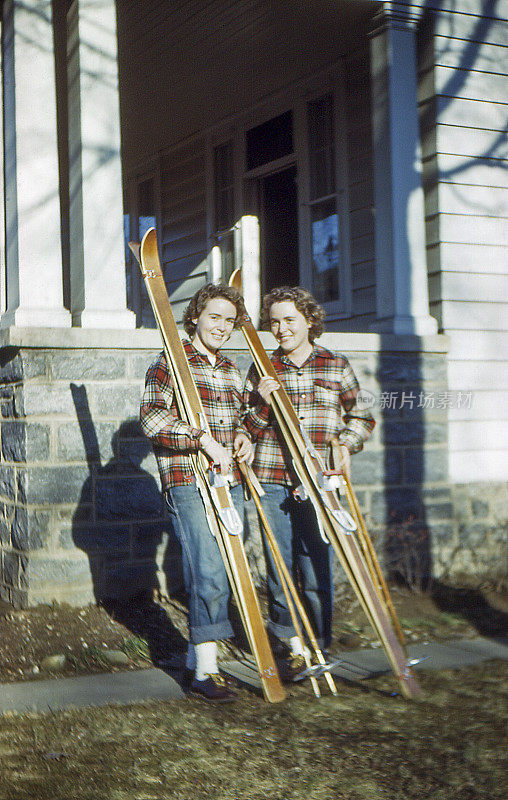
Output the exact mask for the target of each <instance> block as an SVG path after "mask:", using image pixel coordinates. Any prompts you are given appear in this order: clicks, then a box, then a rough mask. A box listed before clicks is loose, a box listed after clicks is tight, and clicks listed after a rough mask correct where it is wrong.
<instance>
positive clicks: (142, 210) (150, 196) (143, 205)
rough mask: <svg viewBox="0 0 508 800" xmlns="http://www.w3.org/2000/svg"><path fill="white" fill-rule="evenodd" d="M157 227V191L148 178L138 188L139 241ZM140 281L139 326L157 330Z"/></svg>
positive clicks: (135, 263) (134, 265) (137, 309)
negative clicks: (149, 230) (150, 229)
mask: <svg viewBox="0 0 508 800" xmlns="http://www.w3.org/2000/svg"><path fill="white" fill-rule="evenodd" d="M155 227H156V215H155V189H154V181H153V178H147V179H146V180H144V181H142V182H141V183H140V184H139V186H138V235H139V241H141V239H142V238H143V236H144V235H145V233H146V232H147V230H148V229H149V228H155ZM132 263H133V269H134V270H135V271H136V274H137V273H138V270H139V267H138V264H137V262H136V260H135V259H133V261H132ZM138 280H139V281H140V284H139V286H140V293H139V300H138V302H139V307H138V308H136V313H137V316H138V321H139V324H140V325H141V327H142V328H155V319H154V316H153V311H152V307H151V305H150V300H149V299H148V294H147V292H146V288H145V284H144V281H142V280H141V279H140V277H139V275H138Z"/></svg>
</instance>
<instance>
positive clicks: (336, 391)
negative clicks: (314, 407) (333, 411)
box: [314, 378, 341, 408]
mask: <svg viewBox="0 0 508 800" xmlns="http://www.w3.org/2000/svg"><path fill="white" fill-rule="evenodd" d="M340 389H341V385H340V383H339V382H338V381H329V380H326V379H325V378H315V380H314V402H315V403H317V404H318V405H322V406H335V407H337V408H340Z"/></svg>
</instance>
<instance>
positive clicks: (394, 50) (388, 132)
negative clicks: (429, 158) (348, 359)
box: [370, 2, 437, 336]
mask: <svg viewBox="0 0 508 800" xmlns="http://www.w3.org/2000/svg"><path fill="white" fill-rule="evenodd" d="M400 6H401V4H400V3H389V2H386V3H383V9H382V10H381V11H380V12H379V14H378V15H377V16H376V17H375V20H374V22H375V29H374V30H373V32H372V34H371V40H370V55H371V86H372V124H373V150H374V200H375V242H376V284H377V288H376V292H377V317H378V320H377V322H376V323H374V324H373V326H372V327H373V329H374V330H376V331H380V332H389V333H397V334H416V335H418V336H423V335H426V334H432V333H436V332H437V322H436V320H435V319H434V318H433V317H431V316H430V315H429V293H428V278H427V261H426V252H425V212H424V199H423V188H422V165H421V153H420V136H419V128H418V106H417V76H416V47H415V35H414V26H415V24H416V20H415V19H413V18H412V17H411V15H410V12H408V10H407V9H404V8H402V9H401V7H400Z"/></svg>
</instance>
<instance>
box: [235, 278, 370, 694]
mask: <svg viewBox="0 0 508 800" xmlns="http://www.w3.org/2000/svg"><path fill="white" fill-rule="evenodd" d="M324 317H325V312H324V310H323V308H322V307H321V306H320V305H319V304H318V303H317V302H316V300H315V299H314V298H313V297H312V295H311V294H310V293H309V292H308V291H307V290H306V289H303V288H301V287H295V288H289V287H281V288H277V289H273V290H272V291H271V292H270V293H269V294H268V295H266V297H265V298H264V300H263V308H262V322H263V323H264V326H265V327H269V328H270V330H271V331H272V333H273V335H274V337H275V339H276V340H277V342H278V344H279V347H278V348H277V350H275V352H274V353H273V354H272V356H271V359H272V362H273V364H274V366H275V370H276V372H277V374H278V375H279V377H280V379H281V381H282V383H283V384H284V386H285V388H286V391H287V392H288V394H289V397H290V399H291V401H292V403H293V405H294V408H295V410H296V413H297V415H298V418H299V420H300V421H301V424H302V426H303V427H304V428H305V429H306V431H307V433H308V434H309V436H310V438H311V440H312V443H313V444H314V446H315V447H316V449H317V451H318V452H319V453H320V455H321V457H322V458H323V460H324V462H325V463H326V460H327V457H328V449H329V445H330V442H331V440H332V439H333V438H336V437H338V439H339V442H340V452H341V456H342V469H343V470H345V471H346V472H347V473H348V474H349V471H350V459H351V455H352V454H353V453H357V452H359V451H360V450H361V449H362V447H363V443H364V441H365V440H366V439H367V438H368V437H369V435H370V434H371V432H372V430H373V428H374V425H375V422H374V419H373V418H372V416H371V415H370V413H369V412H368V411H367V410H365V409H362V408H360V407H359V406H358V404H357V396H358V392H359V390H360V387H359V385H358V381H357V379H356V376H355V374H354V372H353V370H352V368H351V366H350V364H349V362H348V360H347V359H346V358H345V357H344V356H343V355H341V354H339V353H335V352H331V351H330V350H327V349H326V348H324V347H321V346H319V345H318V344H316V343H315V339H316V338H317V337H318V336H320V335H321V334H322V333H323V330H324ZM277 386H278V383H277V381H276V380H274V379H273V378H269V377H264V378H261V380H260V379H259V376H258V374H257V371H256V369H255V367H254V365H252V366H251V368H250V370H249V373H248V376H247V380H246V383H245V388H244V409H245V412H244V417H243V422H244V425H245V427H246V429H247V430H248V432H249V433H250V435H251V437H252V439H253V441H254V443H255V455H254V461H253V468H254V471H255V472H256V474H257V476H258V478H259V480H260V482H261V485H262V487H263V489H264V491H265V496H264V497H263V508H264V511H265V513H266V515H267V517H268V521H269V522H270V526H271V528H272V530H273V533H274V535H275V537H276V538H277V541H278V544H279V547H280V549H281V552H282V555H283V557H284V560H285V562H286V565H287V567H288V569H289V570H293V569H295V571H296V570H298V572H299V574H300V578H301V582H302V587H303V592H304V596H305V600H306V603H307V608H308V611H309V612H310V617H311V621H312V623H313V627H314V630H315V632H316V636H317V638H318V641H319V643H320V645H321V647H322V648H327V647H329V645H330V642H331V620H332V605H333V575H332V562H331V547H330V545H329V544H326V543H325V542H324V541H323V539H322V538H321V536H320V533H319V528H318V523H317V518H316V514H315V511H314V508H313V506H312V503H311V501H310V500H305V501H303V502H302V501H301V500H298V499H296V497H295V495H294V494H293V491H294V489H295V488H296V487H297V485H298V483H299V481H298V478H297V476H296V474H295V472H294V470H293V468H292V465H291V458H290V456H289V453H288V451H287V449H286V448H285V445H284V442H283V440H282V437H281V434H280V431H279V429H278V427H277V424H276V421H275V419H274V416H273V412H272V411H271V408H270V405H269V403H270V394H271V393H272V392H273V391H274V390H275V389H277ZM265 557H266V562H267V577H268V599H269V615H270V621H269V629H270V631H271V633H272V634H273V635H274V638H275V640H279V642H280V641H282V642H285V643H286V644H287V645H288V646H284V647H281V648H280V650H281V652H283V653H284V654H285V656H286V658H285V659H284V660H283V662H282V663H281V670H280V671H281V674H282V675H283V676H285V677H288V678H292V677H295V676H296V675H297V674H298V673H299V672H301V671H303V669H305V661H304V658H303V654H302V652H301V645H300V643H299V640H298V637H297V636H296V632H295V630H294V627H293V625H292V622H291V617H290V614H289V610H288V608H287V604H286V600H285V597H284V593H283V590H282V587H281V585H280V582H279V579H278V575H277V571H276V569H275V567H274V564H273V561H272V558H271V554H270V552H269V548H267V546H266V543H265Z"/></svg>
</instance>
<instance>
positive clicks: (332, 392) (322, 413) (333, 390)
mask: <svg viewBox="0 0 508 800" xmlns="http://www.w3.org/2000/svg"><path fill="white" fill-rule="evenodd" d="M340 391H341V385H340V383H339V382H338V381H331V380H326V379H324V378H316V379H315V380H314V413H315V415H316V419H315V421H316V425H317V427H318V428H321V430H322V433H323V435H324V436H325V439H328V438H330V437H332V436H335V435H336V434H337V433H338V431H339V429H340V428H341V403H340Z"/></svg>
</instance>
